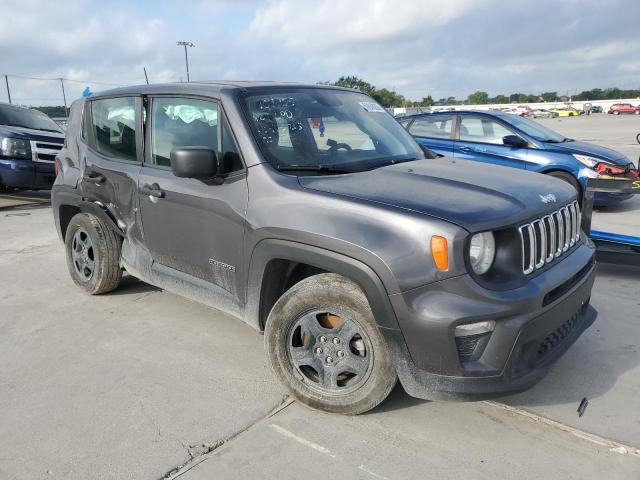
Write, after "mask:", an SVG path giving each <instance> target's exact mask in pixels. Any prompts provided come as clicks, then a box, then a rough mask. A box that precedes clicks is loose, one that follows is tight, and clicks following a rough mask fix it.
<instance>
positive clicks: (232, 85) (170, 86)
mask: <svg viewBox="0 0 640 480" xmlns="http://www.w3.org/2000/svg"><path fill="white" fill-rule="evenodd" d="M282 87H295V88H330V89H336V90H347V91H352V90H351V89H348V88H343V87H335V86H331V85H316V84H302V83H293V82H269V81H239V80H212V81H194V82H174V83H156V84H151V85H131V86H127V87H120V88H114V89H111V90H105V91H101V92H96V93H94V94H92V95H91V97H101V96H112V95H139V94H161V93H183V94H189V93H191V94H204V95H218V94H219V93H220V92H221V91H222V90H245V91H246V90H251V89H264V88H282Z"/></svg>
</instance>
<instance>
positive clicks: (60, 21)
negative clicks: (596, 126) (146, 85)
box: [0, 0, 640, 104]
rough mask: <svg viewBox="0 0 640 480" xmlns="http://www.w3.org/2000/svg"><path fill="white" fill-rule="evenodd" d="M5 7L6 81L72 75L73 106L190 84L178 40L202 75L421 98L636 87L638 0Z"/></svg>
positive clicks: (206, 0)
mask: <svg viewBox="0 0 640 480" xmlns="http://www.w3.org/2000/svg"><path fill="white" fill-rule="evenodd" d="M0 11H3V12H5V14H3V15H2V17H0V58H2V70H3V71H2V72H0V73H7V74H17V75H23V76H32V77H48V78H49V77H50V78H59V77H65V78H68V79H70V81H69V82H66V84H65V88H66V90H67V97H68V98H70V99H71V98H75V97H77V96H79V95H80V94H81V91H82V89H84V87H85V86H86V85H87V84H88V85H90V86H91V89H92V90H94V91H98V90H102V89H105V88H109V87H110V85H109V84H111V85H113V84H115V85H126V84H135V83H143V82H144V74H143V70H142V69H143V67H146V68H147V71H148V74H149V78H150V81H151V82H167V81H179V80H180V79H184V77H185V72H184V52H183V50H181V49H180V48H178V47H177V46H176V43H175V42H176V41H177V40H189V41H192V42H193V43H195V44H196V47H195V48H192V49H189V60H190V62H189V63H190V72H191V77H192V78H193V79H200V80H202V79H250V80H251V79H253V80H286V81H299V82H307V83H315V82H318V81H323V80H335V79H337V78H338V77H339V76H341V75H358V76H360V77H363V78H364V79H365V80H367V81H369V82H371V83H373V84H374V85H376V86H379V87H386V88H395V89H396V90H397V91H399V92H400V93H402V94H403V95H405V96H407V97H409V98H411V99H419V98H422V97H423V96H425V95H427V94H432V95H433V96H434V97H436V98H440V97H448V96H450V95H454V96H457V97H458V98H465V97H466V96H467V95H468V94H469V93H470V92H473V91H475V90H478V89H480V90H486V91H488V92H489V93H490V94H492V95H495V94H498V93H513V92H531V93H539V92H542V91H548V90H556V91H560V92H566V91H568V92H569V93H573V92H574V91H576V90H578V91H580V90H584V89H589V88H594V87H608V86H620V87H623V88H632V87H633V88H637V87H638V86H639V85H638V71H639V70H640V67H639V66H638V62H637V61H636V56H637V51H638V47H639V46H640V43H639V42H640V40H639V38H638V35H637V19H638V18H640V2H638V1H637V0H609V1H608V2H601V1H596V0H567V1H562V0H537V1H536V2H530V1H527V0H511V1H509V2H504V1H500V0H456V1H452V0H423V1H410V0H405V1H397V0H394V1H390V0H368V1H365V0H351V1H346V0H333V1H329V0H269V1H267V2H265V1H261V0H218V1H210V0H182V1H179V0H165V1H151V0H140V1H138V2H130V1H127V0H112V1H110V2H106V3H105V2H98V1H93V0H65V1H61V2H51V1H48V0H0ZM6 12H10V13H9V14H7V13H6ZM85 80H89V81H90V82H85ZM92 82H93V83H92ZM10 84H11V88H12V93H13V95H12V96H13V97H14V100H17V101H19V102H23V103H27V104H39V103H42V102H45V104H47V103H53V104H60V103H61V89H60V85H59V82H56V81H35V80H28V79H19V78H15V77H10ZM3 90H4V89H3V88H1V87H0V100H1V99H2V98H3V94H4V92H3Z"/></svg>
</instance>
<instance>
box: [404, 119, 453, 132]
mask: <svg viewBox="0 0 640 480" xmlns="http://www.w3.org/2000/svg"><path fill="white" fill-rule="evenodd" d="M452 127H453V115H434V116H432V117H429V116H427V117H420V118H417V119H415V120H414V121H413V123H412V124H411V126H410V127H409V133H411V134H412V135H416V136H418V137H431V138H451V130H452Z"/></svg>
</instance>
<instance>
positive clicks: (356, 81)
mask: <svg viewBox="0 0 640 480" xmlns="http://www.w3.org/2000/svg"><path fill="white" fill-rule="evenodd" d="M333 85H335V86H337V87H345V88H353V89H354V90H359V91H361V92H362V93H365V94H367V95H370V96H373V94H374V93H375V91H376V87H374V86H373V85H371V84H370V83H369V82H365V81H364V80H363V79H361V78H358V77H356V76H355V75H349V76H346V77H345V76H342V77H340V78H339V79H338V80H337V81H336V82H335V83H333Z"/></svg>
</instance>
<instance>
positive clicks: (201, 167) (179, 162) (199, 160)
mask: <svg viewBox="0 0 640 480" xmlns="http://www.w3.org/2000/svg"><path fill="white" fill-rule="evenodd" d="M170 157H171V170H172V171H173V174H174V175H175V176H176V177H180V178H197V179H206V178H211V177H214V176H215V175H216V174H217V173H218V159H217V156H216V152H215V151H213V150H212V149H210V148H207V147H180V148H174V149H173V150H171V153H170Z"/></svg>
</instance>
